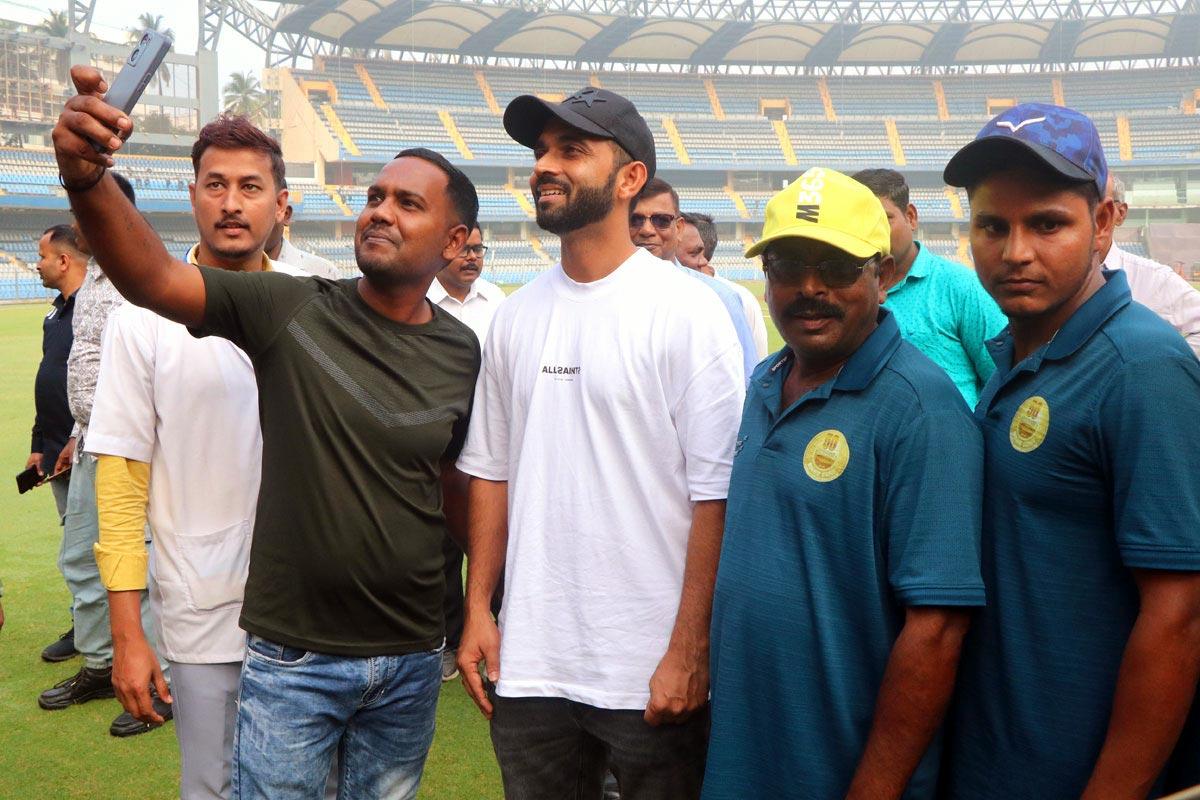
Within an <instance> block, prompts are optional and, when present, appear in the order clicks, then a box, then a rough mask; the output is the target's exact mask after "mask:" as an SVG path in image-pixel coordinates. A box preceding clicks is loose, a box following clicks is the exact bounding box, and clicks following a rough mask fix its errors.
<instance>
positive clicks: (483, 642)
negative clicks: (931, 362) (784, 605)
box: [458, 88, 744, 800]
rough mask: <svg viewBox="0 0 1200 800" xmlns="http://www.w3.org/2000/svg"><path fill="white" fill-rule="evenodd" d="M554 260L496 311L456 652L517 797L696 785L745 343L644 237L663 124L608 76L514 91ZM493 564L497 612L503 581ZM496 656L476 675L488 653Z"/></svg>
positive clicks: (646, 793) (715, 303)
mask: <svg viewBox="0 0 1200 800" xmlns="http://www.w3.org/2000/svg"><path fill="white" fill-rule="evenodd" d="M504 126H505V129H506V130H507V131H508V133H509V135H510V136H512V137H513V138H514V139H515V140H516V141H518V142H520V143H521V144H523V145H525V146H527V147H529V148H531V149H532V150H533V154H534V159H535V160H534V166H533V174H532V175H531V176H530V179H529V183H530V188H532V190H533V196H534V198H535V202H536V208H537V221H538V225H540V226H541V227H542V228H543V229H544V230H547V231H549V232H551V233H554V234H557V235H559V236H560V237H561V238H562V263H561V264H560V265H558V266H556V267H554V268H553V269H551V270H548V271H547V272H546V273H545V274H543V275H541V276H539V277H538V278H537V279H536V280H534V281H533V282H532V283H529V284H528V285H526V286H525V287H524V288H522V289H521V291H519V292H517V293H516V294H514V295H513V296H512V297H510V298H509V299H508V300H507V301H505V303H504V305H502V306H501V307H500V309H499V311H497V312H496V317H495V319H494V320H493V322H492V330H491V332H490V333H489V334H488V339H487V343H486V345H485V347H484V367H483V369H482V371H481V373H480V380H479V384H478V387H477V389H476V411H475V414H476V416H475V423H474V424H472V425H471V430H470V433H469V436H468V443H467V446H466V448H465V449H464V450H463V454H462V457H461V459H460V460H459V466H460V469H462V470H463V471H464V472H466V473H467V474H469V475H471V476H472V477H471V489H470V497H471V526H470V544H469V548H468V550H467V563H468V584H467V622H466V626H465V628H464V631H463V640H462V645H461V647H460V648H459V654H458V666H459V669H460V671H461V672H462V675H463V681H464V683H465V684H466V686H467V689H468V691H469V692H470V694H471V697H472V698H473V699H474V700H475V702H476V703H477V704H478V705H479V708H480V709H481V710H482V711H483V713H484V714H485V715H486V716H487V717H489V718H490V719H491V733H492V743H493V745H494V747H495V750H496V758H497V760H498V761H499V763H500V771H501V775H502V776H503V779H504V792H505V796H506V797H507V798H508V800H537V799H540V798H546V799H547V800H550V798H561V797H574V796H577V795H578V796H581V797H599V795H600V791H601V787H602V784H603V781H604V774H605V770H606V767H610V768H611V769H612V772H613V774H614V775H615V776H616V779H617V783H618V784H619V786H620V791H621V794H622V796H625V797H629V798H642V800H689V798H696V797H697V796H698V795H699V791H700V782H701V778H702V775H703V771H704V757H705V747H706V742H707V734H708V707H707V699H708V622H709V611H710V603H711V597H712V580H713V575H714V574H715V572H716V557H717V554H718V552H719V549H720V538H721V530H722V527H723V524H724V517H725V491H726V486H727V480H728V469H729V464H730V459H731V458H732V455H733V435H734V432H735V429H736V425H737V417H738V414H739V412H740V408H741V402H742V397H743V389H742V387H743V385H744V382H743V376H742V354H741V347H740V345H739V344H738V340H737V336H736V335H735V333H734V330H733V324H732V322H731V321H730V318H729V315H728V314H727V313H726V311H725V309H724V308H723V307H722V305H721V303H720V301H719V300H718V299H717V297H716V295H715V294H714V293H713V292H712V291H710V290H709V289H708V288H706V287H705V286H703V285H702V284H701V283H700V282H699V281H697V280H695V279H693V278H691V277H689V276H688V275H687V274H685V272H684V271H683V270H681V269H679V268H677V267H675V266H674V265H672V264H668V263H666V262H664V261H662V260H661V259H658V258H655V257H654V256H652V255H651V254H650V253H648V252H647V251H645V250H642V249H640V248H637V247H635V246H634V244H633V243H632V242H631V241H630V237H629V209H630V204H631V203H632V202H633V201H634V198H635V197H637V195H638V192H639V191H640V190H641V188H642V186H643V185H644V184H645V182H646V180H647V178H648V177H650V176H652V175H653V174H654V165H655V153H654V138H653V136H652V135H651V133H650V129H649V127H648V126H647V125H646V122H645V120H644V119H643V118H642V116H641V115H640V114H639V113H638V112H637V109H636V108H635V107H634V106H633V104H632V103H630V102H629V101H628V100H626V99H625V98H624V97H621V96H620V95H617V94H614V93H613V92H609V91H607V90H604V89H596V88H586V89H583V90H581V91H579V92H577V93H576V94H573V95H571V96H570V97H568V98H567V99H565V100H564V101H562V103H559V104H552V103H549V102H546V101H544V100H541V99H539V98H537V97H534V96H531V95H524V96H521V97H518V98H516V99H515V100H513V101H512V103H510V104H509V106H508V108H507V110H506V111H505V114H504ZM502 566H503V567H504V576H505V578H504V581H505V585H504V606H503V608H502V609H501V612H500V622H499V629H497V625H496V623H495V622H493V620H492V617H491V609H490V603H491V598H492V593H493V590H494V589H495V587H496V583H497V580H498V578H499V576H500V574H501V567H502ZM481 664H483V665H484V667H485V670H486V685H485V681H484V678H483V677H482V676H481V675H480V672H479V668H480V665H481Z"/></svg>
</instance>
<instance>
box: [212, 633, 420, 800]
mask: <svg viewBox="0 0 1200 800" xmlns="http://www.w3.org/2000/svg"><path fill="white" fill-rule="evenodd" d="M441 685H442V660H441V648H439V649H437V650H433V651H428V652H422V653H410V654H407V655H399V656H372V657H368V658H356V657H352V656H334V655H327V654H324V653H315V652H312V651H310V650H302V649H300V648H297V647H289V646H287V645H282V644H277V643H275V642H271V641H268V640H266V639H263V638H262V637H259V636H254V635H251V636H250V638H249V640H248V641H247V644H246V659H245V661H244V662H242V677H241V686H240V688H239V693H238V713H237V728H236V730H235V732H234V738H233V761H234V764H233V796H234V798H236V799H237V800H318V798H320V797H321V796H322V792H323V790H324V787H325V779H326V778H327V777H328V775H329V765H330V762H331V760H332V759H333V755H334V753H335V752H336V753H337V755H338V760H339V768H338V794H337V796H338V798H339V800H367V799H370V800H375V799H376V798H378V800H408V798H413V797H416V795H417V787H418V786H419V785H420V783H421V771H422V770H423V769H424V768H425V757H426V756H427V755H428V754H429V746H430V745H431V744H433V729H434V723H435V721H436V716H437V699H438V692H439V690H440V689H441Z"/></svg>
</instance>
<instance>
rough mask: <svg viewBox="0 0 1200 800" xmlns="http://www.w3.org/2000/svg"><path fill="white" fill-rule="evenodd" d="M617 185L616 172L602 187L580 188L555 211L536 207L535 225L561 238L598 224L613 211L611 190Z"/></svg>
mask: <svg viewBox="0 0 1200 800" xmlns="http://www.w3.org/2000/svg"><path fill="white" fill-rule="evenodd" d="M616 185H617V172H616V170H614V171H613V173H612V174H611V175H609V176H608V181H606V182H605V184H604V186H601V187H596V186H581V187H579V188H578V189H576V190H575V192H574V194H575V197H574V198H573V199H569V200H568V202H566V203H564V204H563V207H562V208H561V209H559V210H557V211H547V210H545V209H543V208H542V207H541V206H540V205H539V206H537V224H538V227H539V228H541V229H542V230H544V231H548V232H550V233H553V234H556V235H558V236H562V235H564V234H567V233H571V232H572V231H577V230H579V229H580V228H583V227H586V226H588V225H591V224H592V223H595V222H599V221H600V220H602V219H604V218H605V217H607V216H608V215H609V214H610V213H611V212H612V210H613V202H614V201H613V189H614V188H616Z"/></svg>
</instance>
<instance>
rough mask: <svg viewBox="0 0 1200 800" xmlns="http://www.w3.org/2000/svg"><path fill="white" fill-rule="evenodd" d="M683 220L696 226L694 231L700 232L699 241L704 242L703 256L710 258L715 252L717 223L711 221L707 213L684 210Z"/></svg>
mask: <svg viewBox="0 0 1200 800" xmlns="http://www.w3.org/2000/svg"><path fill="white" fill-rule="evenodd" d="M683 221H684V222H686V223H687V224H688V225H694V226H695V227H696V233H698V234H700V241H702V242H704V257H705V258H707V259H711V258H712V257H713V253H715V252H717V225H716V223H715V222H713V218H712V217H710V216H709V215H708V214H700V213H697V212H687V211H685V212H684V213H683Z"/></svg>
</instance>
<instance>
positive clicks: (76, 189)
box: [58, 167, 108, 194]
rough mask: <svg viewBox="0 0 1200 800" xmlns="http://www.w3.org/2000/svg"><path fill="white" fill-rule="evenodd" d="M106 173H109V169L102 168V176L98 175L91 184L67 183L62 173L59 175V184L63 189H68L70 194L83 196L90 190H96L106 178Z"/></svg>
mask: <svg viewBox="0 0 1200 800" xmlns="http://www.w3.org/2000/svg"><path fill="white" fill-rule="evenodd" d="M106 172H108V167H101V168H100V174H99V175H97V176H96V179H95V180H93V181H92V182H91V183H67V182H66V180H64V179H63V176H62V173H61V172H60V173H58V183H59V185H60V186H62V188H64V189H66V190H67V191H68V192H73V193H75V194H82V193H83V192H86V191H88V190H89V189H94V188H95V187H96V185H97V184H98V183H100V181H101V180H102V179H103V178H104V174H105V173H106Z"/></svg>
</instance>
